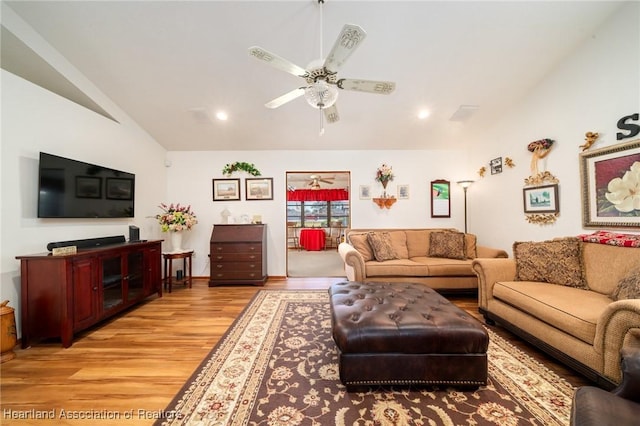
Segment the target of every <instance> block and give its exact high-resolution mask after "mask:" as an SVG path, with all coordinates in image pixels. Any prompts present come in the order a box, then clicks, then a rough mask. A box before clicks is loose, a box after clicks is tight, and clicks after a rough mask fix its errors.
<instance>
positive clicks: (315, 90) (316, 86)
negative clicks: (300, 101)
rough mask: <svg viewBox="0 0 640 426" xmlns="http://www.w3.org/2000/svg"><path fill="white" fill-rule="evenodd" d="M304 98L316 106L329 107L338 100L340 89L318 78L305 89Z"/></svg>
mask: <svg viewBox="0 0 640 426" xmlns="http://www.w3.org/2000/svg"><path fill="white" fill-rule="evenodd" d="M304 98H305V99H306V100H307V102H308V103H309V105H311V106H312V107H314V108H319V109H320V108H329V107H330V106H332V105H333V104H335V103H336V100H338V89H336V88H335V87H334V86H332V85H330V84H328V83H327V82H326V81H324V80H318V81H316V82H314V83H313V84H311V85H310V86H309V87H307V88H306V89H304Z"/></svg>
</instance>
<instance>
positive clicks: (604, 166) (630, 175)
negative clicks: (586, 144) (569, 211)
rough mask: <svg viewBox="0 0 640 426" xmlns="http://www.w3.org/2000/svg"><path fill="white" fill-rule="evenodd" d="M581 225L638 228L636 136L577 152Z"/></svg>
mask: <svg viewBox="0 0 640 426" xmlns="http://www.w3.org/2000/svg"><path fill="white" fill-rule="evenodd" d="M580 178H581V180H582V221H583V225H584V226H585V227H598V228H600V227H608V228H640V208H638V203H639V202H640V201H638V198H639V197H640V195H638V193H637V192H636V191H637V188H639V187H640V139H636V140H633V141H630V142H624V143H621V144H617V145H613V146H608V147H605V148H601V149H597V150H594V151H586V152H583V153H581V154H580Z"/></svg>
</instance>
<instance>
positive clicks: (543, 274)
mask: <svg viewBox="0 0 640 426" xmlns="http://www.w3.org/2000/svg"><path fill="white" fill-rule="evenodd" d="M581 244H582V243H581V242H580V240H579V239H578V238H575V237H569V238H558V239H555V240H551V241H541V242H515V243H513V257H514V258H515V262H516V280H518V281H539V282H545V283H550V284H560V285H566V286H569V287H577V288H587V285H586V281H585V277H584V268H583V262H582V245H581Z"/></svg>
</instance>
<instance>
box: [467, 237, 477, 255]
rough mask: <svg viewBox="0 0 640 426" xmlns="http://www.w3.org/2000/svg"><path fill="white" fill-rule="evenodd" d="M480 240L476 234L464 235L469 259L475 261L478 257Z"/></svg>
mask: <svg viewBox="0 0 640 426" xmlns="http://www.w3.org/2000/svg"><path fill="white" fill-rule="evenodd" d="M477 242H478V239H477V237H476V236H475V235H474V234H464V250H465V252H466V254H467V259H475V258H476V257H478V245H477Z"/></svg>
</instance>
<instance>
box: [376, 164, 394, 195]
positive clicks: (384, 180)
mask: <svg viewBox="0 0 640 426" xmlns="http://www.w3.org/2000/svg"><path fill="white" fill-rule="evenodd" d="M392 180H393V169H392V167H391V166H389V165H387V164H382V166H380V167H378V170H376V181H378V182H380V183H381V184H382V188H383V189H384V191H383V192H382V198H387V184H388V183H389V181H392Z"/></svg>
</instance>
